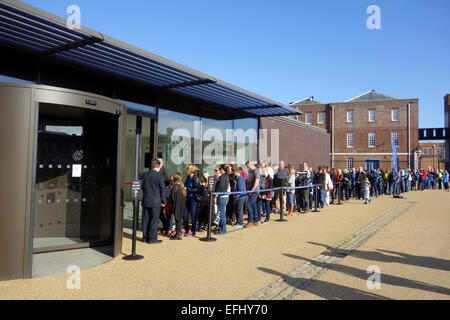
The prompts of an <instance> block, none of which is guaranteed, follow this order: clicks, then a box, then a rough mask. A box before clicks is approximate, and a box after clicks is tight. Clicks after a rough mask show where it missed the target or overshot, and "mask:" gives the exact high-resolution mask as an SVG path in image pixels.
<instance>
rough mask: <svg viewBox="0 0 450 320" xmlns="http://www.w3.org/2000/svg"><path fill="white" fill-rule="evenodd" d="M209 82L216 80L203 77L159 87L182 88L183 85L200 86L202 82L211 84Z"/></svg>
mask: <svg viewBox="0 0 450 320" xmlns="http://www.w3.org/2000/svg"><path fill="white" fill-rule="evenodd" d="M209 83H216V82H215V81H214V80H211V79H203V80H198V81H190V82H183V83H178V84H172V85H169V86H162V87H159V89H172V88H181V87H192V86H198V85H202V84H209Z"/></svg>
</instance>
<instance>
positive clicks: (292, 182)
mask: <svg viewBox="0 0 450 320" xmlns="http://www.w3.org/2000/svg"><path fill="white" fill-rule="evenodd" d="M288 182H289V187H293V188H294V187H295V170H294V168H293V167H289V168H288ZM286 195H287V197H286V198H287V202H288V205H289V212H288V213H287V214H286V215H287V216H292V214H293V213H294V198H295V197H294V195H295V189H289V190H287V191H286Z"/></svg>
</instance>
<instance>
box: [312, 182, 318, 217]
mask: <svg viewBox="0 0 450 320" xmlns="http://www.w3.org/2000/svg"><path fill="white" fill-rule="evenodd" d="M317 187H318V186H317V184H316V185H315V186H314V190H315V191H314V193H315V196H314V197H315V201H314V210H313V211H312V212H320V210H317V201H318V194H317V193H318V191H319V190H318V189H317Z"/></svg>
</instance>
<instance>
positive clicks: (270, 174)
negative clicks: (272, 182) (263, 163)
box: [267, 167, 275, 179]
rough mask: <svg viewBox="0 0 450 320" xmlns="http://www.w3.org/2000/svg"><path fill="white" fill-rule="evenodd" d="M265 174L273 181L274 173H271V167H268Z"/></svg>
mask: <svg viewBox="0 0 450 320" xmlns="http://www.w3.org/2000/svg"><path fill="white" fill-rule="evenodd" d="M267 172H268V173H269V176H270V178H272V179H273V176H274V175H275V173H274V172H273V168H272V167H268V168H267Z"/></svg>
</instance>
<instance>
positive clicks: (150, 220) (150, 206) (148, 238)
mask: <svg viewBox="0 0 450 320" xmlns="http://www.w3.org/2000/svg"><path fill="white" fill-rule="evenodd" d="M160 166H161V162H160V161H159V160H158V159H153V160H152V163H151V170H149V171H147V172H145V173H143V174H142V175H141V180H142V190H143V192H144V195H143V198H142V207H143V210H142V233H143V235H144V237H143V240H144V241H145V242H147V243H160V242H161V240H158V224H159V215H160V211H161V207H164V206H165V205H166V199H167V195H166V184H165V182H164V178H163V176H162V175H161V174H160V173H159V170H160Z"/></svg>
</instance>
